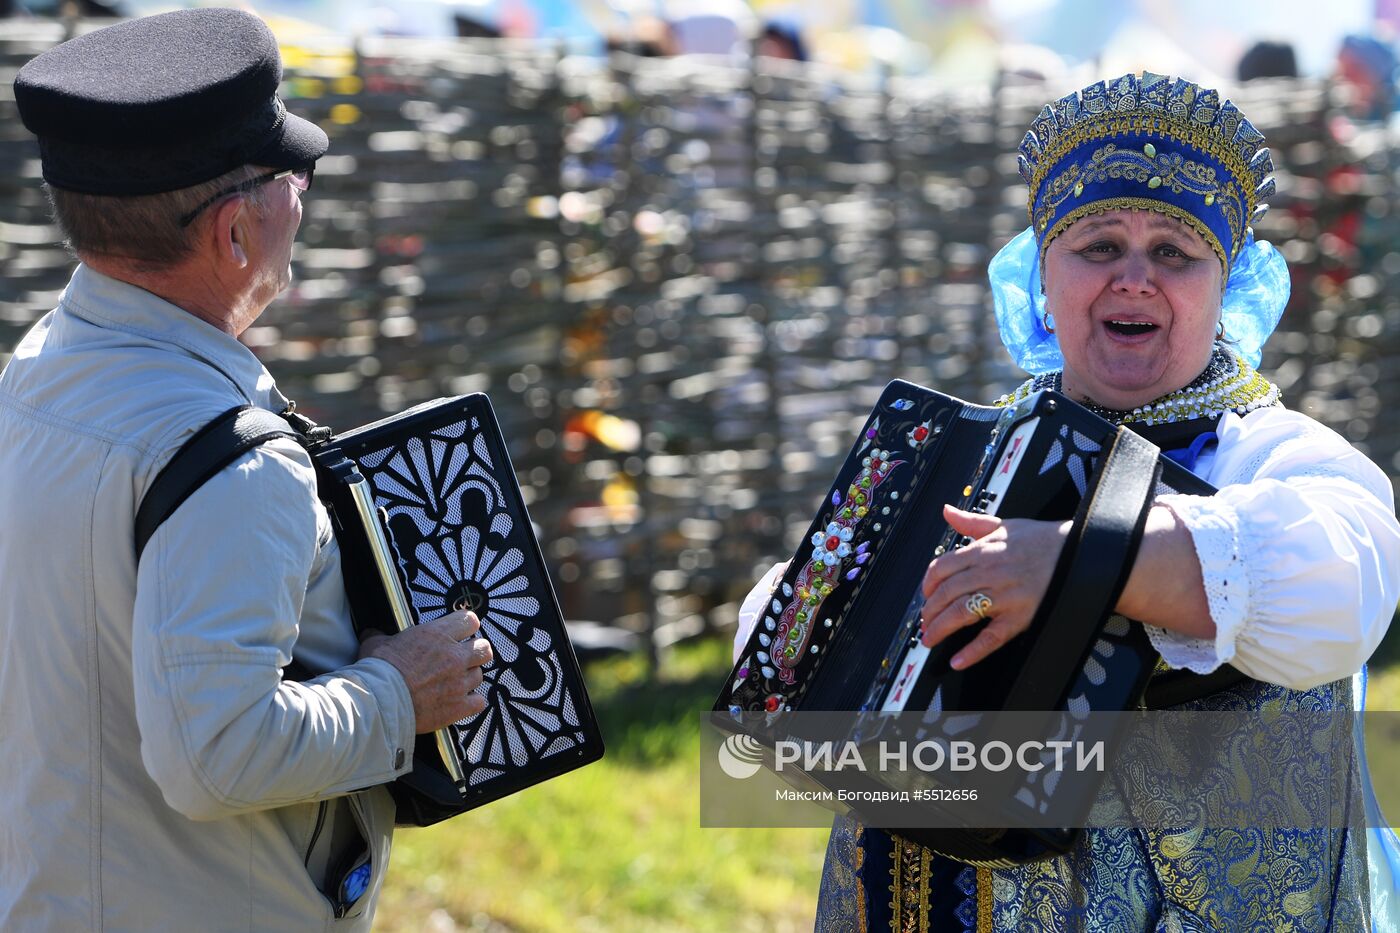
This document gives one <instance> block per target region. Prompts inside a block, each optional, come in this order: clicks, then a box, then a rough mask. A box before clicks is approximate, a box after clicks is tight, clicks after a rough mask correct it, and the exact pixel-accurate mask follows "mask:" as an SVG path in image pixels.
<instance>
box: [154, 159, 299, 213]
mask: <svg viewBox="0 0 1400 933" xmlns="http://www.w3.org/2000/svg"><path fill="white" fill-rule="evenodd" d="M314 177H316V166H314V165H307V166H305V167H303V168H289V169H283V170H282V171H280V172H268V173H267V174H265V175H258V176H256V177H253V178H249V179H248V180H247V181H241V182H239V183H238V184H236V185H233V186H231V187H228V188H225V189H224V190H223V191H220V192H219V193H218V194H216V195H214V196H213V197H212V198H210V199H209V200H207V201H205V202H204V203H203V204H201V205H199V207H196V208H195V209H194V210H192V211H190V212H189V213H188V214H184V215H181V217H180V226H182V227H188V226H189V225H190V222H191V221H193V220H194V219H195V218H196V217H198V216H199V215H200V213H201V212H202V211H203V210H204V209H205V208H206V207H208V206H209V205H211V204H213V203H214V202H216V201H220V200H222V199H224V198H226V197H228V196H229V195H231V194H238V193H239V192H242V191H252V190H253V189H254V188H256V187H258V185H265V184H267V183H268V182H270V181H276V180H277V179H279V178H287V179H290V180H291V182H292V187H293V188H296V189H297V190H299V191H309V190H311V179H312V178H314Z"/></svg>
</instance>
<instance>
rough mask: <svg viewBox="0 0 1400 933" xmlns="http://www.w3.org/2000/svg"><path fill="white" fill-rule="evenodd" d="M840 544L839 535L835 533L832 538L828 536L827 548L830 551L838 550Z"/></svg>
mask: <svg viewBox="0 0 1400 933" xmlns="http://www.w3.org/2000/svg"><path fill="white" fill-rule="evenodd" d="M840 546H841V539H840V538H838V537H836V536H835V535H832V536H831V537H830V538H827V539H826V549H827V550H828V551H834V550H836V549H837V548H838V547H840Z"/></svg>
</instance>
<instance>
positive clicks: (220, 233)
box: [210, 196, 253, 269]
mask: <svg viewBox="0 0 1400 933" xmlns="http://www.w3.org/2000/svg"><path fill="white" fill-rule="evenodd" d="M251 220H252V212H251V211H250V210H249V209H248V199H247V198H245V197H242V196H235V197H231V198H227V199H225V200H223V201H221V202H219V204H218V206H217V207H216V208H215V210H214V222H213V223H212V224H211V225H210V228H211V229H210V235H211V236H212V237H213V238H214V248H215V255H216V256H217V257H218V258H219V261H220V262H227V263H229V264H231V265H232V266H233V267H234V268H236V269H245V268H247V266H248V245H249V243H248V241H249V238H250V237H251V236H252V235H253V225H252V223H251Z"/></svg>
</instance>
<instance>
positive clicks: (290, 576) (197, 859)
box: [0, 9, 490, 931]
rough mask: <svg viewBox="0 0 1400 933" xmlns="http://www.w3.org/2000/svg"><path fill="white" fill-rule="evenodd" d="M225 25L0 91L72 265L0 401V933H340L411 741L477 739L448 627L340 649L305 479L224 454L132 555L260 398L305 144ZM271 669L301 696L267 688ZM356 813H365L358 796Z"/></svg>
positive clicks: (96, 38)
mask: <svg viewBox="0 0 1400 933" xmlns="http://www.w3.org/2000/svg"><path fill="white" fill-rule="evenodd" d="M280 78H281V61H280V58H279V56H278V53H277V45H276V42H275V41H274V39H273V37H272V35H271V33H270V32H269V31H268V30H267V28H266V27H265V26H264V25H263V24H262V23H261V22H260V21H259V20H257V19H256V18H254V17H252V16H250V15H248V14H246V13H241V12H237V11H233V10H222V9H204V10H188V11H179V12H174V13H167V14H162V15H160V16H153V17H149V18H146V19H140V20H134V21H131V22H127V23H122V24H119V25H116V26H112V27H110V28H107V29H103V30H100V31H98V32H94V33H90V34H88V35H85V36H82V37H80V38H77V39H74V40H72V41H70V42H66V43H64V44H62V45H59V46H57V47H55V48H53V49H51V50H49V51H47V52H45V53H43V54H42V55H40V56H38V57H37V58H35V59H34V60H33V61H31V62H30V63H29V64H28V65H26V66H25V67H24V68H23V69H21V70H20V72H19V74H18V77H17V78H16V80H15V98H16V101H17V102H18V105H19V110H20V115H21V117H22V119H23V121H24V124H25V126H27V127H28V128H29V129H30V130H31V131H33V132H34V134H35V135H36V136H38V138H39V149H40V155H41V162H42V166H43V174H44V180H45V182H46V183H47V189H48V192H49V194H50V197H51V200H52V202H53V208H54V214H55V217H56V218H57V221H58V223H59V225H60V227H61V228H62V230H63V233H64V234H65V236H66V237H67V240H68V244H69V246H70V247H71V249H72V250H73V252H74V253H75V254H76V256H77V257H78V259H79V261H80V262H79V265H78V267H77V269H76V271H75V272H74V274H73V278H72V281H71V282H70V283H69V285H68V288H67V289H66V290H65V292H64V293H63V296H62V298H61V299H60V300H59V304H58V307H57V308H56V309H54V310H53V311H52V312H50V313H49V314H48V315H46V316H45V317H44V318H43V319H42V320H41V321H39V323H38V324H37V325H35V327H34V328H33V330H32V331H30V333H29V334H28V335H27V336H26V337H25V338H24V340H23V342H22V343H21V344H20V346H19V347H18V349H17V350H16V351H15V354H14V356H13V358H12V359H11V361H10V362H9V364H8V365H7V367H6V368H5V371H4V373H3V375H0V528H3V531H0V715H3V717H4V721H3V724H0V804H3V807H4V816H3V818H0V929H3V930H6V931H22V930H45V931H48V930H64V931H69V930H133V931H147V930H195V929H197V930H245V931H248V930H252V931H265V930H297V931H300V930H311V929H317V930H320V929H337V930H339V929H368V928H369V925H370V921H371V919H372V916H373V912H374V903H375V899H376V898H377V896H378V892H379V889H380V885H381V883H382V881H383V877H384V872H385V869H386V867H387V860H388V852H389V837H390V833H391V830H392V824H393V820H394V809H393V802H392V800H391V798H390V797H389V795H388V793H387V792H386V791H385V790H384V789H383V787H382V786H379V785H382V784H384V783H385V782H387V781H391V780H393V779H394V778H396V777H398V776H400V775H402V774H403V773H404V772H405V771H407V770H408V769H409V768H410V767H411V762H412V754H411V750H412V748H413V742H414V736H415V734H416V733H419V732H427V731H431V730H433V729H437V728H440V727H442V726H444V725H446V724H448V723H450V722H453V721H456V720H459V719H461V718H463V717H464V716H467V715H471V714H474V713H476V712H478V711H480V708H481V706H482V701H481V699H480V698H479V697H474V696H470V691H471V690H472V689H473V688H474V687H475V686H476V685H478V684H479V683H480V682H481V671H480V667H481V665H482V664H484V663H486V662H487V661H488V660H489V658H490V647H489V646H488V645H487V644H486V643H485V642H484V641H481V640H475V641H474V640H473V639H472V637H471V636H472V635H473V634H474V633H475V631H476V628H477V622H476V619H475V617H472V616H468V615H453V616H450V617H446V618H444V619H441V620H438V621H436V622H432V623H428V624H425V625H421V626H416V627H414V628H413V629H410V630H409V631H407V632H404V633H401V634H399V635H395V636H393V637H391V638H378V639H375V640H373V641H372V642H366V643H365V646H361V645H360V644H359V642H358V640H357V638H356V636H355V633H354V631H353V629H352V627H351V624H350V621H349V614H348V609H347V605H346V598H345V591H344V588H343V583H342V580H341V573H340V559H339V552H338V551H337V548H336V545H335V540H334V538H333V536H332V534H331V527H330V523H329V520H328V518H327V514H326V512H325V510H324V509H323V508H322V507H321V505H320V503H319V502H318V501H317V498H316V486H315V477H314V473H313V469H312V465H311V461H310V459H309V457H308V456H307V454H306V452H305V451H304V450H303V449H302V448H301V447H300V446H299V445H297V444H296V443H294V442H293V441H291V440H285V439H283V440H276V441H272V442H269V443H267V444H264V445H262V446H261V447H258V448H255V449H254V450H252V451H250V452H249V453H246V454H244V455H243V456H242V457H241V458H240V459H238V460H236V461H235V462H234V463H233V464H232V465H231V466H230V467H228V468H226V469H224V470H223V471H221V472H220V473H218V474H217V475H216V476H214V477H213V478H212V479H210V480H208V481H207V482H206V483H205V484H204V485H203V486H201V487H200V488H199V489H198V490H197V491H196V492H195V493H194V494H193V495H192V496H191V497H190V498H189V499H188V500H186V501H185V503H184V504H183V505H181V506H180V507H179V508H178V509H177V510H176V511H175V512H174V513H173V514H172V515H171V516H170V517H169V518H168V519H167V520H166V521H165V522H164V523H163V524H162V525H160V527H159V529H158V530H157V531H156V532H155V534H154V536H152V537H151V538H150V539H149V542H148V543H147V544H146V546H145V548H144V550H142V551H141V553H140V556H139V557H138V555H137V552H136V549H135V547H134V545H133V541H134V530H133V528H134V526H133V520H134V515H135V512H136V510H137V506H138V503H140V502H141V501H142V498H143V496H144V495H145V493H146V491H147V490H148V489H149V488H150V486H151V484H152V481H153V479H154V478H155V477H156V475H157V474H158V473H159V472H160V470H161V468H162V467H163V466H164V465H165V464H166V463H167V462H168V461H169V460H170V459H171V457H172V456H173V455H174V453H175V452H176V451H177V450H178V449H179V448H180V447H181V445H182V444H183V443H184V442H185V441H186V440H187V439H189V438H190V437H191V436H192V435H193V434H194V433H195V432H197V431H198V430H199V429H200V427H201V426H203V425H204V424H206V423H207V422H209V421H211V420H212V419H213V418H215V417H216V416H217V415H219V414H220V413H222V412H224V411H226V410H228V409H230V408H232V407H234V406H237V405H240V404H252V405H255V406H258V407H261V408H265V409H268V410H271V411H274V412H276V411H281V410H283V409H284V408H285V407H286V405H287V400H286V399H285V398H284V397H283V396H282V395H281V393H279V392H278V391H277V387H276V386H275V385H274V384H273V381H272V377H271V376H270V375H268V373H267V371H266V370H265V369H264V368H263V367H262V365H261V364H260V363H259V362H258V360H257V359H256V358H255V357H254V356H253V355H252V354H251V353H250V352H249V351H248V350H247V349H246V348H245V347H244V346H243V345H242V344H240V343H239V342H238V340H237V335H238V334H240V333H241V332H242V331H243V330H244V329H245V328H247V327H248V325H250V324H251V323H252V322H253V321H254V320H256V319H257V317H258V315H259V314H260V313H261V312H262V311H263V309H264V308H265V307H267V305H268V303H269V302H271V301H272V300H273V298H274V297H275V296H276V295H277V294H278V293H279V292H281V291H282V290H283V289H284V288H285V287H286V286H287V284H288V282H289V280H290V270H289V261H290V255H291V248H292V240H293V237H294V236H295V234H296V230H297V226H298V225H299V223H300V221H301V202H300V198H301V196H302V195H303V193H304V192H305V191H306V190H307V189H308V188H309V187H310V186H311V179H312V172H313V168H314V164H315V161H316V159H317V158H318V157H320V156H321V154H322V153H324V152H325V150H326V148H327V140H326V136H325V134H324V133H323V132H321V130H320V129H318V128H317V127H316V126H314V125H312V124H310V123H308V122H306V121H304V120H301V119H299V118H297V117H295V116H293V115H291V114H289V113H287V111H286V108H285V107H284V106H283V105H282V102H281V101H280V100H278V99H277V97H276V90H277V85H278V83H279V81H280ZM293 654H295V656H296V660H297V662H298V663H299V664H300V665H302V666H303V667H305V668H306V669H308V670H309V671H312V672H323V673H320V676H316V677H314V679H310V680H306V681H303V682H293V681H292V680H289V679H285V678H284V670H283V669H284V668H285V667H286V666H287V665H288V663H289V661H290V659H291V658H292V656H293ZM366 788H369V790H365V789H366Z"/></svg>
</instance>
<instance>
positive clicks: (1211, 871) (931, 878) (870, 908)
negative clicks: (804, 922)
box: [817, 679, 1371, 933]
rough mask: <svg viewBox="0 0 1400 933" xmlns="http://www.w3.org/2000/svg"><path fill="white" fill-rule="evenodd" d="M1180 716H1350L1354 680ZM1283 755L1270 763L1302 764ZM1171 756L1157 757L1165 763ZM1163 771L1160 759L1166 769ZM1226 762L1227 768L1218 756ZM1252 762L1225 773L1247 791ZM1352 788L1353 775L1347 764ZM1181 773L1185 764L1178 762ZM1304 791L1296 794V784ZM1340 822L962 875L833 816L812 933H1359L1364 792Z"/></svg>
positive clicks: (1245, 690) (1160, 839)
mask: <svg viewBox="0 0 1400 933" xmlns="http://www.w3.org/2000/svg"><path fill="white" fill-rule="evenodd" d="M1181 708H1182V709H1194V710H1203V711H1259V712H1275V711H1278V712H1282V711H1288V710H1316V711H1324V710H1351V709H1353V708H1354V705H1353V693H1352V681H1351V680H1350V679H1348V680H1341V681H1337V682H1335V683H1332V684H1327V685H1324V686H1321V687H1318V688H1316V689H1313V690H1309V691H1294V690H1289V689H1287V688H1285V687H1280V686H1275V685H1272V684H1264V683H1260V682H1257V681H1249V682H1246V683H1244V684H1241V685H1239V686H1237V687H1234V688H1232V689H1230V690H1226V691H1222V692H1220V693H1217V694H1214V695H1212V696H1210V697H1207V698H1205V699H1202V700H1199V701H1196V702H1194V703H1191V704H1187V705H1186V706H1184V707H1181ZM1290 751H1291V749H1285V748H1276V749H1269V750H1266V751H1264V752H1263V754H1265V755H1268V756H1272V757H1273V758H1274V759H1275V761H1274V766H1276V767H1279V768H1282V767H1288V768H1306V767H1307V763H1306V762H1301V763H1300V762H1297V761H1295V760H1294V759H1295V758H1296V756H1295V755H1293V754H1291V753H1290ZM1173 754H1177V752H1175V751H1174V750H1172V749H1166V750H1164V751H1163V755H1164V756H1166V757H1168V758H1170V757H1171V756H1172V755H1173ZM1167 764H1169V762H1167ZM1222 764H1224V762H1222ZM1259 766H1267V765H1265V764H1264V763H1263V762H1259V761H1255V762H1253V763H1252V764H1251V765H1250V767H1247V768H1238V767H1236V768H1235V769H1234V770H1233V772H1232V774H1233V777H1234V778H1235V780H1236V781H1238V782H1242V783H1245V784H1247V783H1248V781H1249V774H1250V773H1254V772H1253V768H1255V767H1259ZM1347 766H1348V767H1349V768H1350V773H1351V775H1352V781H1351V783H1350V786H1352V787H1356V786H1357V781H1359V771H1358V770H1357V766H1356V762H1355V760H1354V759H1352V760H1351V761H1350V763H1349V765H1347ZM1183 770H1184V767H1183ZM1305 790H1306V788H1305ZM1348 802H1354V803H1355V806H1354V807H1352V809H1351V810H1349V811H1348V813H1347V820H1346V822H1347V823H1348V828H1346V829H1320V830H1278V829H1235V828H1232V829H1211V828H1207V827H1201V826H1193V827H1184V828H1182V829H1181V830H1179V831H1173V832H1166V831H1158V830H1149V829H1103V830H1092V831H1088V832H1086V833H1084V834H1083V835H1082V836H1081V838H1080V840H1079V843H1078V844H1077V845H1076V847H1075V848H1074V849H1073V850H1071V851H1070V852H1069V853H1067V854H1065V855H1063V856H1059V857H1057V858H1054V859H1051V860H1048V861H1044V862H1038V863H1034V864H1031V865H1022V866H1018V867H1015V868H1010V869H994V870H987V869H975V870H974V869H968V868H967V867H966V866H962V865H960V864H958V863H956V862H952V861H951V860H948V859H944V858H941V857H939V856H936V855H933V854H932V853H929V852H927V851H926V850H923V849H922V848H920V847H919V846H916V845H913V844H911V843H908V842H905V841H903V840H900V839H898V838H896V837H892V836H890V835H889V834H887V833H884V832H881V831H879V830H874V829H867V828H865V827H862V826H860V825H859V824H858V823H856V822H855V821H854V820H851V819H848V818H844V817H843V818H840V819H838V820H837V822H836V825H835V826H834V827H833V829H832V834H831V841H830V843H829V846H828V851H827V868H826V871H825V873H824V875H823V879H822V888H821V893H820V895H819V898H818V907H817V929H818V930H843V931H844V930H894V931H936V933H942V931H950V933H962V931H965V930H976V931H978V933H986V931H993V930H995V931H1007V933H1080V931H1094V933H1177V931H1184V933H1191V931H1202V933H1204V931H1230V933H1234V931H1259V933H1324V931H1326V933H1356V931H1367V930H1370V929H1371V925H1370V904H1369V896H1368V880H1367V853H1366V831H1365V827H1364V816H1363V813H1362V803H1361V795H1360V792H1359V790H1358V792H1357V793H1355V794H1353V795H1350V801H1341V802H1339V803H1340V804H1341V805H1346V804H1347V803H1348Z"/></svg>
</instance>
